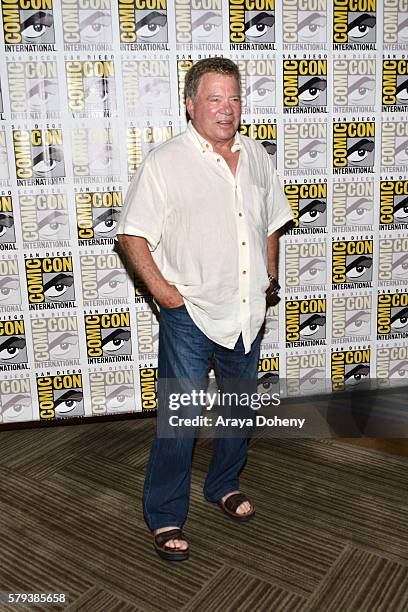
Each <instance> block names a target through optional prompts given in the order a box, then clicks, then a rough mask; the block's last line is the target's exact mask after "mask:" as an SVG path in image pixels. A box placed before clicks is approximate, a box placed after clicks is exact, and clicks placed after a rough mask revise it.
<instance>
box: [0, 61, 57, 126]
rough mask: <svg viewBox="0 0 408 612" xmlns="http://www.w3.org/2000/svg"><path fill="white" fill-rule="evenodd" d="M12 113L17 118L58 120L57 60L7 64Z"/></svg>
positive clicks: (9, 62)
mask: <svg viewBox="0 0 408 612" xmlns="http://www.w3.org/2000/svg"><path fill="white" fill-rule="evenodd" d="M7 76H8V86H9V100H10V110H11V116H12V118H13V119H17V118H23V117H34V118H40V117H44V116H45V117H58V116H59V114H60V109H61V102H60V98H59V93H58V68H57V62H56V61H54V60H39V61H35V62H32V61H28V62H27V61H16V60H14V59H13V61H8V62H7Z"/></svg>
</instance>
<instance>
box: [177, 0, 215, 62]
mask: <svg viewBox="0 0 408 612" xmlns="http://www.w3.org/2000/svg"><path fill="white" fill-rule="evenodd" d="M175 18H176V43H177V49H178V50H183V49H185V50H188V49H190V48H194V49H212V50H216V49H221V48H222V47H221V45H220V43H222V1H221V0H192V1H191V2H186V1H185V0H175ZM217 43H218V44H217Z"/></svg>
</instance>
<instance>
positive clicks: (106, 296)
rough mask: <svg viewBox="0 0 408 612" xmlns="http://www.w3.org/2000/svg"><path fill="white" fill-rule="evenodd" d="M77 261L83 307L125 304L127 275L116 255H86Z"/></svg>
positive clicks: (110, 253)
mask: <svg viewBox="0 0 408 612" xmlns="http://www.w3.org/2000/svg"><path fill="white" fill-rule="evenodd" d="M79 259H80V264H81V280H82V297H83V300H84V305H85V306H100V305H102V304H125V303H127V301H128V282H127V274H126V270H125V269H124V267H123V263H122V261H121V259H120V257H119V255H118V254H117V253H112V252H109V253H98V254H93V253H87V254H86V255H80V257H79Z"/></svg>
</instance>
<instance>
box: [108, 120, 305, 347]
mask: <svg viewBox="0 0 408 612" xmlns="http://www.w3.org/2000/svg"><path fill="white" fill-rule="evenodd" d="M237 149H239V150H240V156H239V161H238V166H237V170H236V175H235V176H234V175H233V174H232V172H231V170H230V169H229V167H228V165H227V163H226V161H225V160H224V159H223V157H221V155H219V154H217V153H216V152H215V151H214V150H213V148H212V146H211V144H210V143H208V142H207V141H206V140H205V139H204V138H203V137H202V136H201V135H200V134H198V132H197V131H196V130H195V129H194V127H193V126H192V124H191V123H189V125H188V127H187V129H186V131H185V132H183V133H182V134H180V135H179V136H176V137H175V138H173V139H172V140H170V141H168V142H166V143H164V144H162V145H161V146H159V147H158V148H156V149H155V150H154V151H152V152H151V153H150V154H149V155H148V156H147V158H146V160H145V161H144V163H143V164H142V166H141V167H140V168H139V169H138V171H137V173H136V175H135V177H134V178H133V180H132V182H131V184H130V186H129V189H128V192H127V196H126V200H125V205H124V209H123V211H122V215H121V218H120V221H119V224H118V227H117V234H128V235H133V236H141V237H143V238H145V239H146V240H147V242H148V245H149V248H150V250H151V253H152V257H153V260H154V261H155V263H156V264H157V266H158V268H159V270H160V271H161V273H162V274H163V276H164V278H165V279H166V280H167V281H168V282H169V283H170V284H172V285H175V286H176V287H177V289H178V290H179V292H180V293H181V295H182V296H183V299H184V303H185V305H186V308H187V310H188V313H189V314H190V316H191V318H192V319H193V321H194V322H195V324H196V325H197V326H198V327H199V329H200V330H201V331H202V332H203V333H204V334H205V335H206V336H207V337H208V338H210V339H211V340H213V341H214V342H216V343H218V344H220V345H222V346H224V347H226V348H230V349H233V348H234V346H235V344H236V342H237V340H238V338H239V335H240V334H241V333H242V338H243V343H244V347H245V351H246V352H249V350H250V347H251V344H252V342H253V340H254V339H255V337H256V335H257V333H258V332H259V329H260V327H261V326H262V323H263V320H264V318H265V309H266V303H265V291H266V289H267V288H268V285H269V281H268V272H267V237H268V236H269V235H270V234H272V233H273V232H275V231H276V230H278V229H279V228H280V227H281V226H282V225H284V224H285V223H287V222H288V221H290V220H291V219H292V218H293V215H292V211H291V208H290V205H289V204H288V202H287V199H286V197H285V195H284V192H283V190H282V187H281V184H280V182H279V179H278V176H277V173H276V171H275V169H274V167H273V163H272V160H271V158H270V156H269V155H268V153H267V152H266V151H265V149H264V147H263V146H262V145H261V143H259V142H257V141H254V140H252V139H250V138H247V137H246V136H241V135H239V134H238V133H237V135H236V137H235V142H234V145H233V147H232V151H234V150H237Z"/></svg>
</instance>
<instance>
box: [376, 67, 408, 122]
mask: <svg viewBox="0 0 408 612" xmlns="http://www.w3.org/2000/svg"><path fill="white" fill-rule="evenodd" d="M382 109H383V111H386V112H390V111H395V112H397V113H401V112H404V111H407V110H408V60H406V59H398V60H395V59H385V60H383V73H382Z"/></svg>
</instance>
